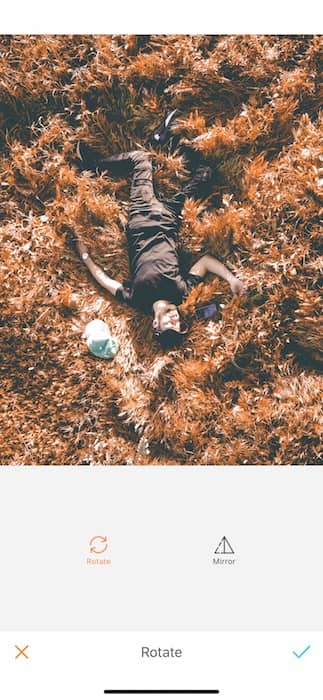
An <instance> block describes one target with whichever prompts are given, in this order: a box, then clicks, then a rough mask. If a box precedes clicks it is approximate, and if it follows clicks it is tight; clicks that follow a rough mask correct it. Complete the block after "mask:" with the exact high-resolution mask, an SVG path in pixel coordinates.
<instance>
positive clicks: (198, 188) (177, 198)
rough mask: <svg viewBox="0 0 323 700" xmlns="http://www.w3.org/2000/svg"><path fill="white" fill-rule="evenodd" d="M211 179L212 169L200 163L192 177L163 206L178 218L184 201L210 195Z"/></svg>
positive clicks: (212, 175)
mask: <svg viewBox="0 0 323 700" xmlns="http://www.w3.org/2000/svg"><path fill="white" fill-rule="evenodd" d="M213 177H214V171H213V170H212V168H211V167H210V166H209V165H207V164H206V163H205V162H203V161H200V164H199V165H198V167H197V168H196V170H195V172H194V174H193V175H192V177H190V179H189V180H188V181H187V182H186V183H185V184H184V185H183V186H182V187H181V189H180V190H179V191H178V192H176V194H175V195H174V196H173V197H171V198H170V199H168V200H167V201H165V202H164V204H165V205H166V206H167V207H169V209H171V211H173V212H174V213H175V214H176V216H178V217H179V216H180V215H181V211H182V209H183V206H184V202H185V200H186V199H188V198H192V199H203V198H205V197H207V195H208V194H210V191H211V185H212V181H213Z"/></svg>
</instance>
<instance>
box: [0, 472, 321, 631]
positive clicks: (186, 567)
mask: <svg viewBox="0 0 323 700" xmlns="http://www.w3.org/2000/svg"><path fill="white" fill-rule="evenodd" d="M322 493H323V470H321V469H320V468H317V467H277V468H276V467H275V468H274V467H216V468H215V467H207V468H206V467H200V468H199V467H196V468H195V467H194V468H192V467H190V468H183V467H179V468H176V467H174V468H169V467H167V468H160V467H145V468H134V467H120V468H116V467H113V468H111V467H110V468H98V467H92V468H90V467H89V468H88V467H80V468H76V467H43V468H39V467H38V468H26V467H16V468H14V467H12V468H11V467H10V468H8V467H3V468H2V469H1V470H0V545H1V549H0V552H1V577H0V589H1V590H0V627H1V629H3V630H5V629H11V630H14V629H20V630H21V629H28V630H46V629H50V630H103V629H107V630H109V629H110V630H117V629H119V630H136V629H137V630H139V629H145V630H154V629H158V630H174V629H176V630H197V629H198V630H211V629H214V630H248V629H251V630H262V629H264V630H293V629H295V630H296V629H297V630H301V629H313V630H318V629H323V606H322V605H321V592H322V590H323V567H322V533H323V508H322Z"/></svg>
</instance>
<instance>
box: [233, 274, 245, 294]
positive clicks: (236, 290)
mask: <svg viewBox="0 0 323 700" xmlns="http://www.w3.org/2000/svg"><path fill="white" fill-rule="evenodd" d="M230 287H231V291H232V294H237V295H238V296H239V297H241V295H242V294H245V292H246V288H245V286H244V284H243V282H241V281H240V280H238V278H237V277H234V279H233V280H231V281H230Z"/></svg>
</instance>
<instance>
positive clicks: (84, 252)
mask: <svg viewBox="0 0 323 700" xmlns="http://www.w3.org/2000/svg"><path fill="white" fill-rule="evenodd" d="M76 248H77V252H78V253H79V255H80V257H81V258H82V259H83V260H84V257H83V256H86V257H87V256H88V250H87V247H86V245H85V243H83V241H81V240H80V238H79V237H78V236H76ZM86 257H85V259H86Z"/></svg>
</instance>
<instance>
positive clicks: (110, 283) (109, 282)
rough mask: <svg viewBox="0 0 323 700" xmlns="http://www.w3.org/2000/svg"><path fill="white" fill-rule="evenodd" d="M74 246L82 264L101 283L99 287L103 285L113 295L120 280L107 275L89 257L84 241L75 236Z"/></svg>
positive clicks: (118, 286)
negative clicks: (117, 280)
mask: <svg viewBox="0 0 323 700" xmlns="http://www.w3.org/2000/svg"><path fill="white" fill-rule="evenodd" d="M76 247H77V250H78V252H79V254H80V257H81V258H82V260H83V262H84V264H85V265H86V267H87V268H88V270H89V271H90V273H91V275H92V276H93V277H94V279H95V280H96V281H97V282H98V283H99V284H100V285H101V287H104V289H107V290H108V292H110V293H111V294H113V295H114V296H115V295H116V292H117V290H118V289H120V287H121V286H122V285H121V284H120V282H116V280H114V279H112V278H111V277H108V275H106V274H105V272H103V270H102V268H101V267H99V265H96V263H95V262H94V261H93V260H92V258H91V257H90V255H89V253H88V250H87V247H86V246H85V245H84V243H82V241H81V240H80V239H79V238H77V240H76Z"/></svg>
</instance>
